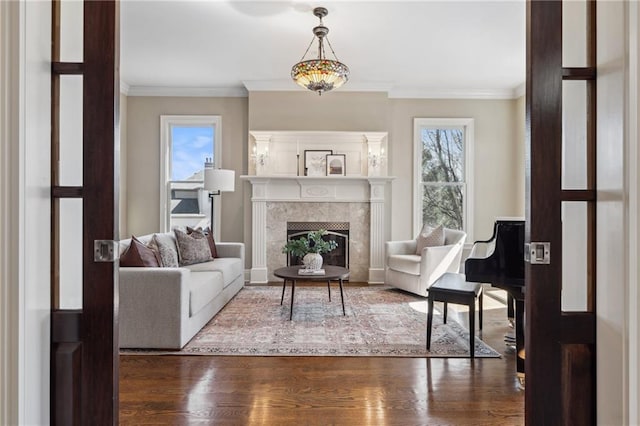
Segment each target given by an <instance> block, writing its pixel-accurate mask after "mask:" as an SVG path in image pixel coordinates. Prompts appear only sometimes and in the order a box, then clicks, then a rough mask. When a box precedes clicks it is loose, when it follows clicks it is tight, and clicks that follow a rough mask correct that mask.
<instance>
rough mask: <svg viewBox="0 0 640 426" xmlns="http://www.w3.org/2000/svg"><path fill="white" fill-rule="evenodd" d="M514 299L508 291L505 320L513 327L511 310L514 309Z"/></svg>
mask: <svg viewBox="0 0 640 426" xmlns="http://www.w3.org/2000/svg"><path fill="white" fill-rule="evenodd" d="M513 305H514V299H513V296H512V295H511V294H510V293H507V320H508V321H509V326H511V327H513V323H514V318H515V314H514V312H513V309H514V306H513Z"/></svg>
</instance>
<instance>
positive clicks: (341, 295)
mask: <svg viewBox="0 0 640 426" xmlns="http://www.w3.org/2000/svg"><path fill="white" fill-rule="evenodd" d="M339 281H340V299H342V315H344V316H346V315H347V314H346V312H345V311H344V294H343V293H342V278H340V280H339Z"/></svg>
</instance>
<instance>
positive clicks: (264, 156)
mask: <svg viewBox="0 0 640 426" xmlns="http://www.w3.org/2000/svg"><path fill="white" fill-rule="evenodd" d="M251 158H252V159H253V162H254V164H255V165H256V166H261V167H264V166H265V165H266V164H267V160H268V159H269V148H268V147H266V148H265V149H264V151H263V152H261V153H258V150H257V147H255V146H254V147H253V153H252V154H251Z"/></svg>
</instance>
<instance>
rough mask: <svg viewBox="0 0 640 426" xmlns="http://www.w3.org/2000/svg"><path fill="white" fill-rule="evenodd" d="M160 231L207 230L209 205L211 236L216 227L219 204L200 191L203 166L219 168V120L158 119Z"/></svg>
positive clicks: (202, 187) (167, 116) (202, 185)
mask: <svg viewBox="0 0 640 426" xmlns="http://www.w3.org/2000/svg"><path fill="white" fill-rule="evenodd" d="M160 127H161V149H160V155H161V165H160V182H161V183H160V228H161V230H162V231H165V232H166V231H168V230H171V229H173V228H174V227H176V226H181V227H186V226H191V227H198V226H202V227H203V228H204V227H207V226H209V225H210V217H211V208H212V204H213V208H214V218H216V219H217V220H216V223H215V224H213V226H212V228H213V229H214V234H216V237H218V233H217V232H216V231H217V230H218V229H219V228H220V226H219V225H218V224H217V222H219V217H220V202H218V199H214V200H213V203H212V201H211V200H210V199H209V193H208V192H207V191H206V190H205V189H204V169H205V167H215V168H219V162H220V160H219V159H220V143H219V141H220V134H221V126H220V117H219V116H202V115H198V116H176V115H163V116H161V117H160Z"/></svg>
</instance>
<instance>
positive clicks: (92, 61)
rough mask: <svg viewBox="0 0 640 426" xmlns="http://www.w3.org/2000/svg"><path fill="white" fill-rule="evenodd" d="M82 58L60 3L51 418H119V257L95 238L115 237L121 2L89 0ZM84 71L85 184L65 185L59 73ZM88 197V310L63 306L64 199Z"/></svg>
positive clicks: (80, 421)
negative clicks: (67, 54)
mask: <svg viewBox="0 0 640 426" xmlns="http://www.w3.org/2000/svg"><path fill="white" fill-rule="evenodd" d="M83 7H84V25H83V30H84V39H83V42H84V50H83V58H84V60H83V62H82V63H69V62H61V61H60V55H59V47H60V46H59V42H60V37H59V35H60V3H59V1H54V2H53V11H52V12H53V13H52V19H53V34H52V41H53V43H52V46H53V52H52V67H51V72H52V190H51V198H52V212H53V213H52V245H51V248H52V250H51V251H52V274H51V278H52V279H51V282H52V295H53V297H52V351H51V354H52V355H51V363H52V365H51V371H52V374H51V422H52V424H56V425H57V424H60V425H63V424H64V425H69V424H71V425H89V424H95V425H109V424H117V423H118V361H119V357H118V350H119V347H118V338H117V336H118V282H117V268H118V262H117V261H116V262H96V261H94V241H96V240H116V239H118V235H119V226H118V217H119V214H118V208H119V206H118V174H119V164H118V157H117V156H116V153H117V152H119V149H118V146H119V134H118V129H119V96H120V90H119V80H120V78H119V5H118V2H117V1H114V0H107V1H85V2H84V6H83ZM63 74H77V75H82V76H83V108H82V114H83V120H82V126H83V141H82V153H83V160H82V169H83V182H82V186H77V187H69V186H60V184H59V180H58V167H59V165H58V161H57V159H58V153H59V136H58V131H59V126H58V123H59V108H60V105H59V94H60V93H59V87H60V85H59V78H60V75H63ZM62 198H76V199H82V208H83V212H82V214H83V223H82V253H83V254H82V257H83V259H82V281H83V283H82V292H83V298H82V309H81V310H73V311H70V310H62V309H60V303H59V299H58V294H59V279H60V277H59V273H58V265H59V254H58V251H59V250H60V247H59V227H58V223H59V215H60V209H59V200H60V199H62Z"/></svg>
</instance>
